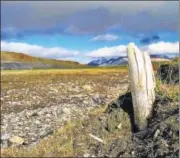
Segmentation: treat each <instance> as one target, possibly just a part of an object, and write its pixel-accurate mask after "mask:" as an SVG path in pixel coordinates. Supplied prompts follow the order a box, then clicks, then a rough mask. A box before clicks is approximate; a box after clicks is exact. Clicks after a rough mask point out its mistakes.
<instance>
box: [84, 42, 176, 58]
mask: <svg viewBox="0 0 180 158" xmlns="http://www.w3.org/2000/svg"><path fill="white" fill-rule="evenodd" d="M126 47H127V45H118V46H113V47H104V48H99V49H96V50H93V51H91V52H88V53H87V56H88V57H95V58H98V57H112V56H126ZM139 49H140V50H142V51H146V52H148V53H149V54H160V53H179V42H175V43H170V42H158V43H155V44H150V45H148V46H147V47H139Z"/></svg>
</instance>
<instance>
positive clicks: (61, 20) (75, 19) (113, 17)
mask: <svg viewBox="0 0 180 158" xmlns="http://www.w3.org/2000/svg"><path fill="white" fill-rule="evenodd" d="M178 4H179V3H178V1H117V2H110V1H106V2H102V1H91V2H90V1H88V2H83V1H78V2H72V1H67V2H65V1H63V2H60V1H51V2H50V1H37V2H35V1H19V2H17V1H16V2H13V1H7V2H5V1H3V2H2V3H1V29H2V30H3V29H5V28H7V27H12V28H14V30H15V31H16V32H23V35H24V34H26V33H27V31H29V32H30V33H32V34H38V33H46V32H48V33H49V34H54V33H58V34H64V33H70V34H94V35H96V34H102V33H104V32H105V31H107V30H108V29H110V28H111V29H112V28H116V29H117V30H119V31H125V32H126V33H131V34H133V33H149V32H154V33H156V32H158V31H176V32H177V31H178V20H177V19H178V13H179V7H178V6H179V5H178ZM47 6H48V11H47ZM132 6H133V7H132ZM41 30H43V31H41ZM11 33H12V32H11ZM6 34H7V32H6ZM6 37H7V36H6ZM9 37H10V36H9ZM17 38H18V36H17Z"/></svg>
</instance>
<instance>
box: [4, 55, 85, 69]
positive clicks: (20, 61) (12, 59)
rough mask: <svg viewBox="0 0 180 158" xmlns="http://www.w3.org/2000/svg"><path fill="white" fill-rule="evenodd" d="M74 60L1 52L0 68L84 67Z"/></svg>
mask: <svg viewBox="0 0 180 158" xmlns="http://www.w3.org/2000/svg"><path fill="white" fill-rule="evenodd" d="M85 67H87V66H86V65H83V64H80V63H78V62H74V61H63V60H56V59H47V58H40V57H33V56H29V55H26V54H23V53H15V52H1V69H43V68H62V69H68V68H85Z"/></svg>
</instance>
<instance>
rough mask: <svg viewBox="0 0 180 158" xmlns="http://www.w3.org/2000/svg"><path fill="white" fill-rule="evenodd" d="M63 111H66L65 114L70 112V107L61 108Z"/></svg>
mask: <svg viewBox="0 0 180 158" xmlns="http://www.w3.org/2000/svg"><path fill="white" fill-rule="evenodd" d="M63 112H64V113H66V114H68V115H70V114H71V110H70V108H64V109H63Z"/></svg>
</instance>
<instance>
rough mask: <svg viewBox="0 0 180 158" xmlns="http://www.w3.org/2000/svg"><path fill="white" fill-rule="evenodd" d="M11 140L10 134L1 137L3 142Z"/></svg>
mask: <svg viewBox="0 0 180 158" xmlns="http://www.w3.org/2000/svg"><path fill="white" fill-rule="evenodd" d="M9 138H10V134H9V133H6V134H4V135H2V136H1V140H7V139H9Z"/></svg>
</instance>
